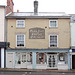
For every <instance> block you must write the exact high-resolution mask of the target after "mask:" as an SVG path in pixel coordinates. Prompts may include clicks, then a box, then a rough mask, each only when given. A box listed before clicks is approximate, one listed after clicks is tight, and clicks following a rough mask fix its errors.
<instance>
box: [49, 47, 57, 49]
mask: <svg viewBox="0 0 75 75" xmlns="http://www.w3.org/2000/svg"><path fill="white" fill-rule="evenodd" d="M48 48H49V49H56V48H58V47H48Z"/></svg>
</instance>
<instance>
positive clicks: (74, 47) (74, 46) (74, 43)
mask: <svg viewBox="0 0 75 75" xmlns="http://www.w3.org/2000/svg"><path fill="white" fill-rule="evenodd" d="M70 15H71V23H70V26H71V50H70V56H71V57H70V58H71V69H75V35H74V33H75V14H70Z"/></svg>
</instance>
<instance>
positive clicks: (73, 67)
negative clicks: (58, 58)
mask: <svg viewBox="0 0 75 75" xmlns="http://www.w3.org/2000/svg"><path fill="white" fill-rule="evenodd" d="M72 69H75V55H72Z"/></svg>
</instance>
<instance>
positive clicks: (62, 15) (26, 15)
mask: <svg viewBox="0 0 75 75" xmlns="http://www.w3.org/2000/svg"><path fill="white" fill-rule="evenodd" d="M6 18H70V15H68V14H66V13H64V12H38V13H37V14H34V12H12V13H11V14H9V15H6Z"/></svg>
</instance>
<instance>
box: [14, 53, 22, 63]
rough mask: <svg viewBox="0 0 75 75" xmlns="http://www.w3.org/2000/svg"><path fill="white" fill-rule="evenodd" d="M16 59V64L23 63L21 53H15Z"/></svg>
mask: <svg viewBox="0 0 75 75" xmlns="http://www.w3.org/2000/svg"><path fill="white" fill-rule="evenodd" d="M15 57H16V60H15V64H21V56H20V53H18V52H17V53H16V54H15Z"/></svg>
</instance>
